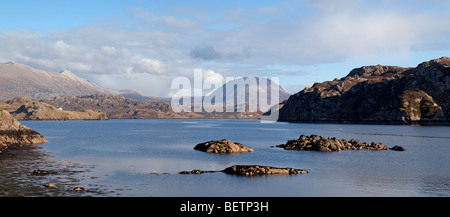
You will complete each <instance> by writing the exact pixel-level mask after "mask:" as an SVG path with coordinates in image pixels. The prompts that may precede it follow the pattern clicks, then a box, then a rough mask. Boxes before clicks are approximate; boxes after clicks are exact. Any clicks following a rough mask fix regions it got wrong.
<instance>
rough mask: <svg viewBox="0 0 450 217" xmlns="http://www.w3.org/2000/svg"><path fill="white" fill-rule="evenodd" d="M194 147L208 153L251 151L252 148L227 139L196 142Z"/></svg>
mask: <svg viewBox="0 0 450 217" xmlns="http://www.w3.org/2000/svg"><path fill="white" fill-rule="evenodd" d="M194 149H195V150H199V151H204V152H208V153H241V152H253V149H252V148H250V147H247V146H245V145H242V144H241V143H238V142H232V141H230V140H228V139H222V140H211V141H209V142H204V143H200V144H197V145H196V146H195V147H194Z"/></svg>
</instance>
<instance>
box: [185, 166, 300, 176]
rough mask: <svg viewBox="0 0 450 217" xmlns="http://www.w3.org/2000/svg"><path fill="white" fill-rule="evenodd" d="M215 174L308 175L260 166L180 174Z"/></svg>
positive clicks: (296, 170)
mask: <svg viewBox="0 0 450 217" xmlns="http://www.w3.org/2000/svg"><path fill="white" fill-rule="evenodd" d="M215 172H223V173H226V174H230V175H239V176H260V175H289V174H305V173H308V171H307V170H302V169H294V168H278V167H271V166H260V165H234V166H231V167H227V168H225V169H224V170H219V171H203V170H192V171H181V172H180V174H202V173H215Z"/></svg>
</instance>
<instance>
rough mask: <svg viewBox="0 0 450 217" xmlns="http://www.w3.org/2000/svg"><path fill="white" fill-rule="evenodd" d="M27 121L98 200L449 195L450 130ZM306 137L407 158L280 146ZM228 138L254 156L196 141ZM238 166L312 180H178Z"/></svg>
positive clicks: (240, 123) (217, 175) (232, 122)
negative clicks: (285, 170) (356, 143)
mask: <svg viewBox="0 0 450 217" xmlns="http://www.w3.org/2000/svg"><path fill="white" fill-rule="evenodd" d="M23 123H24V124H25V125H27V126H29V127H31V128H33V129H35V130H37V131H38V132H40V133H42V134H43V135H44V136H45V137H46V138H47V139H48V140H49V143H46V144H42V145H41V147H42V149H41V150H42V151H45V152H46V153H48V154H49V155H51V156H52V159H53V161H58V162H66V163H65V164H68V163H67V162H70V164H71V165H73V164H76V165H81V166H80V167H82V168H89V169H87V170H83V172H82V173H80V174H79V176H82V177H79V179H77V185H81V186H84V187H85V188H86V189H87V191H89V190H90V188H93V189H92V190H93V191H95V190H98V189H106V191H105V192H103V193H102V194H98V195H103V196H194V197H195V196H231V197H240V196H281V197H298V196H450V157H449V154H450V127H442V126H426V127H425V126H420V127H419V126H388V125H348V124H301V123H261V122H260V121H259V120H248V119H244V120H240V119H222V120H214V119H206V120H204V119H195V120H192V119H189V120H180V119H175V120H170V119H159V120H108V121H55V122H54V121H50V122H38V121H33V122H23ZM301 134H305V135H310V134H316V135H320V136H324V137H337V138H347V139H352V138H356V139H359V140H361V141H364V142H372V141H374V142H382V143H384V144H385V145H387V146H388V147H393V146H395V145H400V146H402V147H404V148H406V151H404V152H397V151H365V150H358V151H340V152H332V153H321V152H314V151H288V150H283V149H281V148H275V147H273V146H275V145H278V144H281V143H286V141H287V140H289V139H297V138H298V137H299V136H300V135H301ZM224 138H226V139H229V140H231V141H235V142H240V143H242V144H244V145H247V146H250V147H252V148H253V149H254V152H253V153H241V154H231V155H220V154H209V153H204V152H200V151H196V150H194V149H193V147H194V146H195V145H196V144H198V143H201V142H205V141H209V140H212V139H214V140H216V139H224ZM236 164H258V165H267V166H276V167H293V168H299V169H306V170H308V171H309V173H308V174H301V175H287V176H286V175H280V176H261V177H239V176H233V175H227V174H224V173H210V174H200V175H181V174H178V172H180V171H183V170H193V169H201V170H222V169H224V168H226V167H229V166H232V165H236ZM71 176H72V177H73V176H76V174H72V175H71ZM73 178H76V177H73ZM99 186H100V187H99ZM108 192H110V193H108ZM94 196H97V194H94Z"/></svg>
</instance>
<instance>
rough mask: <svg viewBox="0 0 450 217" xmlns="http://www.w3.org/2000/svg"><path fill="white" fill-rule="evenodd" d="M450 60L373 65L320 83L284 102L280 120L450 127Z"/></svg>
mask: <svg viewBox="0 0 450 217" xmlns="http://www.w3.org/2000/svg"><path fill="white" fill-rule="evenodd" d="M449 92H450V58H449V57H442V58H439V59H433V60H430V61H426V62H423V63H421V64H419V65H417V67H415V68H414V67H409V68H403V67H397V66H383V65H372V66H363V67H360V68H356V69H353V70H352V71H351V72H350V73H349V74H348V75H347V76H345V77H343V78H340V79H334V80H332V81H325V82H321V83H315V84H314V85H312V86H311V87H306V88H305V89H303V90H301V91H300V92H298V93H296V94H293V95H292V96H291V97H289V99H288V100H286V101H284V102H283V103H282V104H281V105H277V106H281V108H280V110H279V119H278V120H279V121H289V122H319V123H369V124H424V125H425V124H431V125H441V124H442V125H449V124H450V97H448V95H449V94H448V93H449Z"/></svg>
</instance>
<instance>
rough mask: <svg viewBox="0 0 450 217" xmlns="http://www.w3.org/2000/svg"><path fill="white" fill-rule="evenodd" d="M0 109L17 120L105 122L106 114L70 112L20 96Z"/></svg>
mask: <svg viewBox="0 0 450 217" xmlns="http://www.w3.org/2000/svg"><path fill="white" fill-rule="evenodd" d="M0 109H3V110H6V111H8V112H10V114H11V115H12V116H13V117H14V118H16V119H17V120H107V119H108V118H107V117H106V114H105V113H103V112H96V111H93V110H90V109H84V110H81V111H70V110H66V109H63V108H62V107H59V108H56V107H55V106H52V105H49V104H47V103H44V102H38V101H34V100H31V99H30V98H28V97H24V96H20V97H16V98H14V99H12V100H8V101H6V102H4V103H1V102H0Z"/></svg>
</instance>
